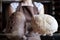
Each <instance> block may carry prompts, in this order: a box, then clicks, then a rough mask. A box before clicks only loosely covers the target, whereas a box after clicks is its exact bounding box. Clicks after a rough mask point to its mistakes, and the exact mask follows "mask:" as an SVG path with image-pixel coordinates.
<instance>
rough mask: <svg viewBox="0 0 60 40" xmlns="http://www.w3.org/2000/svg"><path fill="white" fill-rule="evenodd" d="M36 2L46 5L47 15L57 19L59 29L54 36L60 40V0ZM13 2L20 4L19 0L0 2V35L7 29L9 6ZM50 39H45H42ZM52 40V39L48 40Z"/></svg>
mask: <svg viewBox="0 0 60 40" xmlns="http://www.w3.org/2000/svg"><path fill="white" fill-rule="evenodd" d="M34 1H36V2H41V3H42V4H43V5H44V9H45V14H49V15H52V16H53V17H55V18H56V20H57V22H58V25H59V28H58V31H57V32H56V33H55V34H54V35H53V37H54V38H55V39H53V40H60V0H34ZM12 2H19V0H2V1H1V0H0V33H3V32H2V30H3V29H4V28H5V27H6V20H7V17H6V15H7V13H6V10H7V9H8V6H9V4H10V3H12ZM44 38H49V37H47V36H46V37H45V36H44V37H43V36H42V39H43V40H45V39H44ZM46 40H52V39H46Z"/></svg>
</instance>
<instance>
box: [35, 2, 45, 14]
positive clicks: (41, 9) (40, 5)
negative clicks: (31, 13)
mask: <svg viewBox="0 0 60 40" xmlns="http://www.w3.org/2000/svg"><path fill="white" fill-rule="evenodd" d="M34 4H35V5H36V7H37V8H38V12H39V13H43V14H44V5H43V4H42V3H38V2H34Z"/></svg>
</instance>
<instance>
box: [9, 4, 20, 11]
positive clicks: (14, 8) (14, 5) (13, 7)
mask: <svg viewBox="0 0 60 40" xmlns="http://www.w3.org/2000/svg"><path fill="white" fill-rule="evenodd" d="M18 5H19V3H11V4H10V6H11V7H12V9H13V12H15V11H16V8H17V6H18Z"/></svg>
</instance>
